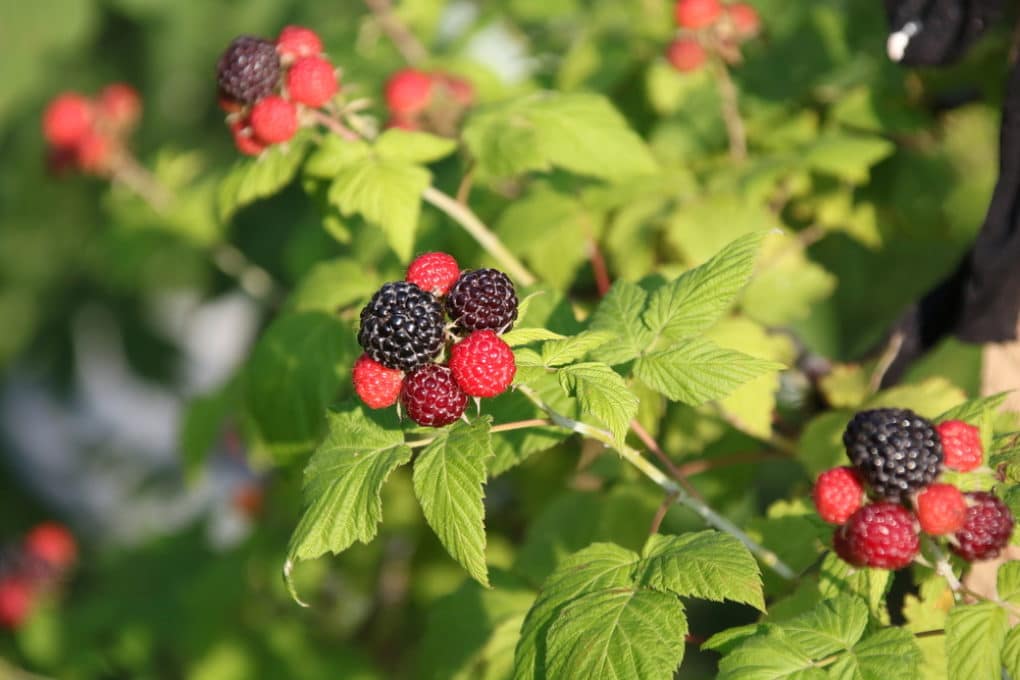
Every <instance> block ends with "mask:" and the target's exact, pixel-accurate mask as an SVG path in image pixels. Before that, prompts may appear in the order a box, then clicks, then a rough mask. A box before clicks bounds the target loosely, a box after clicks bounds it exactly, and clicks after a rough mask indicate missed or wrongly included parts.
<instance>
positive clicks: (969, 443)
mask: <svg viewBox="0 0 1020 680" xmlns="http://www.w3.org/2000/svg"><path fill="white" fill-rule="evenodd" d="M935 431H936V432H938V433H939V439H940V440H941V441H942V456H943V458H942V464H943V465H945V466H946V467H947V468H950V469H952V470H959V471H960V472H970V471H971V470H973V469H974V468H976V467H979V466H980V465H981V463H982V462H983V460H984V454H985V449H984V446H983V445H982V444H981V431H980V430H978V429H977V428H976V427H974V426H973V425H970V424H969V423H965V422H963V421H962V420H947V421H946V422H944V423H939V424H938V425H936V426H935Z"/></svg>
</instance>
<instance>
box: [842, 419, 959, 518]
mask: <svg viewBox="0 0 1020 680" xmlns="http://www.w3.org/2000/svg"><path fill="white" fill-rule="evenodd" d="M843 444H844V445H845V446H846V453H847V456H848V457H849V458H850V462H852V463H853V464H854V467H856V468H857V470H858V471H859V472H860V473H861V477H862V478H863V479H864V481H865V483H867V485H868V486H869V487H871V490H872V491H874V493H875V494H876V495H877V496H879V497H880V498H884V499H887V500H893V501H899V500H903V499H905V498H906V497H907V496H909V495H910V494H912V493H914V492H916V491H920V490H921V489H923V488H924V487H926V486H928V484H930V483H931V482H932V480H934V479H935V477H936V476H937V475H938V473H939V468H940V466H941V464H942V444H941V443H940V442H939V436H938V434H937V433H936V432H935V428H934V427H933V426H932V424H931V423H930V422H928V421H927V420H926V419H924V418H922V417H921V416H919V415H917V414H916V413H914V412H913V411H909V410H907V409H896V408H881V409H874V410H871V411H861V412H860V413H858V414H857V415H855V416H854V417H853V419H852V420H851V421H850V422H849V424H847V426H846V431H845V432H844V433H843Z"/></svg>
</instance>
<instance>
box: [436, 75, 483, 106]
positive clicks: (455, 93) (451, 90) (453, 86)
mask: <svg viewBox="0 0 1020 680" xmlns="http://www.w3.org/2000/svg"><path fill="white" fill-rule="evenodd" d="M438 78H439V82H440V83H441V84H442V86H443V87H444V88H445V89H446V92H447V93H448V94H449V95H450V97H452V98H453V101H455V102H457V103H458V104H460V105H461V106H471V103H472V102H474V100H475V88H474V86H473V85H472V84H471V83H469V82H468V81H467V80H465V79H464V78H460V77H458V76H451V75H441V76H439V77H438Z"/></svg>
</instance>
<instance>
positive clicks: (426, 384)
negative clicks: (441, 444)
mask: <svg viewBox="0 0 1020 680" xmlns="http://www.w3.org/2000/svg"><path fill="white" fill-rule="evenodd" d="M467 401H468V397H467V395H466V394H464V390H462V389H461V388H460V386H459V385H458V384H457V381H456V380H454V378H453V373H452V372H451V371H450V369H449V368H447V367H446V366H440V365H439V364H425V365H424V366H421V367H419V368H416V369H414V370H413V371H411V372H410V373H409V374H408V375H407V377H406V378H404V387H403V389H402V390H401V391H400V403H401V404H403V406H404V410H405V411H406V412H407V415H408V417H410V418H411V420H413V421H414V422H416V423H418V424H419V425H423V426H425V427H443V426H444V425H449V424H450V423H453V422H455V421H457V420H458V419H459V418H460V417H461V416H462V415H464V411H465V410H466V409H467Z"/></svg>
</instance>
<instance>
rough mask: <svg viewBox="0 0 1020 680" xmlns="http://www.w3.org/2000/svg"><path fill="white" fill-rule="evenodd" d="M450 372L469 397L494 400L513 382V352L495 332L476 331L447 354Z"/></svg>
mask: <svg viewBox="0 0 1020 680" xmlns="http://www.w3.org/2000/svg"><path fill="white" fill-rule="evenodd" d="M450 370H451V371H453V377H454V379H455V380H456V381H457V384H458V385H460V388H461V389H462V390H464V392H465V393H466V394H467V395H468V396H471V397H495V396H499V395H500V394H503V393H504V392H506V390H507V388H508V387H510V384H511V383H512V382H513V381H514V375H515V374H516V373H517V363H516V361H515V360H514V352H513V350H512V349H510V346H509V345H507V344H506V343H505V342H503V340H502V339H501V338H500V337H499V336H498V335H496V333H495V332H494V331H491V330H484V331H475V332H474V333H472V334H471V335H469V336H467V337H466V338H464V339H463V340H461V341H460V342H458V343H457V344H456V345H454V346H453V349H451V350H450Z"/></svg>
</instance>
